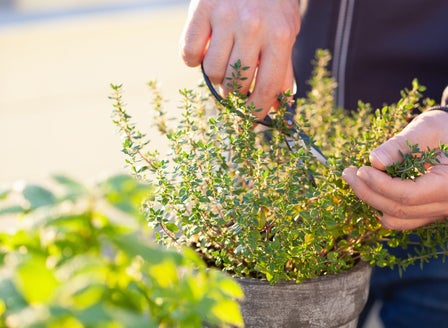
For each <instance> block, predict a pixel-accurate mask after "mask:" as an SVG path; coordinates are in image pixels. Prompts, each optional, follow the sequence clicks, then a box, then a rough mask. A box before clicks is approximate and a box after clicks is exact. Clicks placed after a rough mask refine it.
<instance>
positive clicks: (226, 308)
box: [212, 300, 244, 327]
mask: <svg viewBox="0 0 448 328" xmlns="http://www.w3.org/2000/svg"><path fill="white" fill-rule="evenodd" d="M212 312H213V314H214V315H215V316H216V317H217V318H219V319H220V320H222V321H223V322H227V323H229V324H231V325H234V326H237V327H243V326H244V322H243V317H242V315H241V312H240V307H239V305H238V303H237V302H235V301H232V300H222V301H220V302H218V303H217V304H216V305H214V306H213V308H212Z"/></svg>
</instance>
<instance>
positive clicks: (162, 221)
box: [111, 52, 448, 283]
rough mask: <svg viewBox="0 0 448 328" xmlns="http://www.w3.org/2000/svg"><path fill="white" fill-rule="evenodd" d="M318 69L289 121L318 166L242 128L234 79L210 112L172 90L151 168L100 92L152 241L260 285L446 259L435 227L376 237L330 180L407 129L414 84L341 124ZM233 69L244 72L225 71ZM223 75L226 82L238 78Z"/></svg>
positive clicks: (319, 65)
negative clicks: (174, 121) (405, 251)
mask: <svg viewBox="0 0 448 328" xmlns="http://www.w3.org/2000/svg"><path fill="white" fill-rule="evenodd" d="M329 60H330V57H329V54H328V53H326V52H321V53H319V55H318V57H317V59H316V66H315V67H316V68H315V73H314V78H313V79H312V80H311V82H310V83H311V86H312V90H311V92H310V93H309V96H308V97H307V98H306V99H299V100H298V101H297V109H296V113H297V115H296V116H295V120H296V122H297V123H298V124H299V126H300V127H301V128H302V130H303V131H304V132H306V133H308V134H309V135H311V136H314V140H313V141H314V142H315V143H316V144H317V145H318V146H320V147H321V149H322V150H323V152H324V153H325V154H326V155H327V157H328V164H327V166H323V165H321V164H320V163H318V162H317V161H316V160H314V158H313V157H312V156H311V154H310V153H309V151H308V150H307V149H301V150H299V151H297V152H290V151H289V150H288V149H287V147H285V145H284V142H283V139H282V137H281V135H280V134H279V133H276V132H275V131H273V132H272V133H271V135H270V137H269V138H266V132H265V131H261V132H260V131H257V130H256V129H254V128H253V127H254V121H255V119H254V117H253V116H252V115H251V113H253V112H254V111H255V108H253V107H252V106H246V104H245V97H244V95H241V94H239V92H238V90H239V88H238V87H237V85H238V81H230V82H229V85H234V86H235V87H234V92H233V93H231V94H230V95H229V97H228V98H227V99H226V100H225V101H224V102H223V103H219V104H217V103H215V102H213V101H211V100H210V99H209V97H208V92H206V91H204V88H203V86H201V87H200V88H199V90H197V91H192V90H183V91H181V94H182V96H183V99H184V100H183V105H182V108H183V110H184V112H183V116H182V119H181V121H180V124H179V126H178V127H177V128H176V129H174V130H169V129H168V130H167V129H165V130H164V134H165V135H166V137H167V139H168V141H169V143H170V146H171V150H172V153H171V154H170V156H168V157H167V158H162V159H161V158H159V156H158V154H157V153H156V152H147V151H146V149H147V144H148V143H149V140H148V139H147V138H146V137H145V135H144V134H142V133H141V132H139V131H137V129H136V128H135V126H134V125H133V123H132V122H131V118H130V116H129V114H128V113H127V112H126V110H125V108H124V105H123V101H122V90H121V86H112V88H113V90H114V94H113V96H112V97H111V98H112V99H113V101H114V107H115V111H114V122H115V124H116V125H117V126H118V128H119V130H120V131H121V132H122V135H123V140H124V141H123V151H124V152H125V153H126V154H127V155H128V162H129V163H130V164H131V167H132V168H133V172H134V173H136V174H137V175H138V176H140V177H141V178H142V179H144V180H148V181H151V182H152V183H153V184H154V185H155V186H157V188H156V190H155V197H154V199H152V200H148V202H147V203H146V206H145V214H146V216H147V219H148V221H149V223H150V224H151V225H152V226H154V227H155V228H156V231H157V233H156V237H157V239H158V240H160V242H162V243H164V244H166V245H172V246H184V245H187V246H189V247H191V248H193V249H194V250H195V251H196V252H197V253H198V254H200V255H201V257H202V258H203V259H204V260H205V261H206V263H207V264H208V265H209V266H211V267H217V268H219V269H221V270H224V271H227V272H229V273H231V274H232V275H236V276H246V277H257V278H266V279H268V280H269V281H271V282H272V283H274V282H276V281H278V280H290V279H293V280H296V281H302V280H304V279H308V278H313V277H317V276H322V275H328V274H336V273H339V272H342V271H345V270H347V269H349V268H351V267H352V266H353V265H354V264H355V263H356V262H357V261H359V260H364V261H367V262H369V263H371V264H372V265H378V266H381V267H384V266H394V265H398V266H399V267H400V268H406V267H407V266H408V265H410V264H411V263H414V262H416V261H421V262H422V263H423V262H425V261H426V260H428V259H429V258H432V257H437V256H444V257H445V256H446V254H448V229H447V228H448V225H447V222H446V221H444V222H439V223H436V224H433V225H431V226H427V227H424V228H421V229H418V230H415V231H407V232H393V231H389V230H386V229H384V228H382V227H381V225H380V223H379V221H378V220H377V218H376V211H375V210H374V209H372V208H371V207H369V206H368V205H367V204H365V203H363V202H362V201H360V200H359V199H358V198H357V197H356V196H355V195H354V194H353V193H352V191H351V189H350V188H349V187H348V186H347V185H346V184H345V182H344V181H343V179H342V178H341V174H342V171H343V169H344V168H346V167H348V166H350V165H355V166H360V165H368V164H369V163H368V156H369V153H370V151H371V150H372V149H374V148H375V147H376V146H378V145H379V144H380V143H382V142H384V141H385V140H387V139H388V138H390V137H391V136H393V135H394V134H396V133H397V132H399V131H400V130H401V129H402V128H403V127H404V126H405V125H406V124H407V122H408V120H409V119H410V118H411V116H412V115H411V112H412V111H413V110H414V109H415V108H417V107H419V106H420V105H419V103H420V100H421V98H422V95H421V92H422V91H423V87H421V86H420V85H418V83H417V82H416V81H414V82H413V85H412V88H411V89H410V90H405V91H404V92H403V94H402V99H401V100H400V101H399V102H398V103H397V104H393V105H390V106H385V107H383V108H381V109H378V110H375V111H374V110H372V109H371V108H370V106H369V105H367V104H362V103H360V108H359V111H358V112H356V113H351V114H350V115H348V114H347V113H346V112H345V111H344V110H342V109H335V108H334V103H333V96H332V95H333V90H334V86H335V85H334V82H333V80H332V79H331V78H330V76H329V74H328V71H327V70H326V65H327V63H328V62H329ZM238 68H240V69H241V70H243V68H244V67H243V66H241V65H239V64H238V65H235V66H234V69H238ZM233 76H234V79H236V80H238V79H241V78H242V76H243V74H242V73H241V72H236V73H235V74H234V75H233ZM150 86H151V88H152V89H153V91H155V95H156V96H157V97H155V98H154V106H155V108H157V110H158V113H161V112H163V111H162V110H161V107H160V105H161V99H160V93H159V92H158V90H157V88H156V87H155V84H154V83H151V84H150ZM216 108H218V110H216ZM235 111H239V112H242V113H243V114H244V115H243V117H242V118H241V117H240V116H239V115H236V114H235ZM285 111H286V107H285V103H283V106H281V107H280V108H279V109H278V111H277V113H276V114H273V115H274V126H277V127H279V128H280V130H281V128H282V127H283V126H284V125H285V122H284V119H283V118H284V116H283V114H284V113H285ZM162 117H164V115H162ZM295 138H296V139H297V140H299V136H298V135H297V136H295ZM310 173H311V174H312V175H313V176H314V178H315V180H316V185H314V184H313V183H311V182H310V179H309V176H310ZM414 234H416V235H417V240H418V241H417V242H416V243H415V244H414V241H413V240H414V239H413V238H411V236H413V235H414ZM386 244H387V245H388V246H390V247H403V248H406V247H412V248H415V250H416V251H417V254H418V255H417V256H415V255H411V253H410V255H409V257H408V258H405V259H398V258H396V257H395V256H394V255H393V254H392V253H391V252H390V250H389V248H387V247H385V245H386Z"/></svg>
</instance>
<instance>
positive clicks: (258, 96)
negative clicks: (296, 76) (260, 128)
mask: <svg viewBox="0 0 448 328" xmlns="http://www.w3.org/2000/svg"><path fill="white" fill-rule="evenodd" d="M274 48H275V47H269V49H265V51H263V52H262V53H261V56H260V64H259V67H258V71H257V76H256V80H255V87H254V91H253V93H252V94H251V96H250V97H249V99H248V103H249V104H251V103H253V104H254V105H255V108H257V109H261V111H260V112H257V113H254V114H255V115H256V116H258V117H260V118H264V117H265V116H266V115H267V114H268V112H269V110H270V108H271V107H272V106H274V105H275V104H276V103H277V100H278V96H279V95H280V94H281V93H282V92H284V91H285V90H284V89H283V87H284V85H285V80H286V79H287V78H288V73H287V71H288V69H289V58H290V52H288V51H276V50H278V49H274Z"/></svg>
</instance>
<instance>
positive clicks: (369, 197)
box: [343, 110, 448, 230]
mask: <svg viewBox="0 0 448 328" xmlns="http://www.w3.org/2000/svg"><path fill="white" fill-rule="evenodd" d="M406 141H409V144H418V145H419V147H420V149H427V147H429V148H437V147H439V145H440V143H442V144H447V143H448V114H447V113H445V112H443V111H439V110H434V111H428V112H425V113H423V114H421V115H419V116H418V117H417V118H416V119H415V120H413V121H412V122H411V123H410V124H409V125H408V126H407V127H406V128H405V129H403V131H401V132H400V133H399V134H397V135H396V136H394V137H393V138H391V139H389V140H388V141H386V142H385V143H383V144H382V145H381V146H379V147H378V148H376V149H375V150H374V151H373V152H372V153H371V154H370V162H371V163H372V167H370V166H363V167H361V168H359V169H358V168H353V167H350V168H347V169H345V170H344V173H343V178H344V179H345V181H346V182H347V183H348V184H349V185H350V186H351V187H352V189H353V191H354V193H355V194H356V195H357V196H358V197H359V198H360V199H362V200H364V201H365V202H367V203H368V204H370V205H371V206H372V207H374V208H376V209H378V210H379V211H381V213H382V215H380V216H379V219H380V220H381V222H382V224H383V225H384V226H385V227H386V228H390V229H394V230H409V229H414V228H417V227H420V226H424V225H426V224H429V223H432V222H435V221H438V220H442V219H443V218H444V217H447V216H448V158H446V157H442V158H440V164H438V165H434V166H432V167H431V168H429V169H428V172H427V173H426V174H424V175H422V176H420V177H418V178H417V179H416V180H415V181H412V180H401V179H400V178H392V177H390V176H389V175H388V174H386V173H385V172H384V170H385V169H386V167H387V166H389V165H391V164H393V163H395V162H398V161H400V160H402V158H401V155H400V153H399V151H401V152H402V153H407V152H409V147H408V145H407V143H406Z"/></svg>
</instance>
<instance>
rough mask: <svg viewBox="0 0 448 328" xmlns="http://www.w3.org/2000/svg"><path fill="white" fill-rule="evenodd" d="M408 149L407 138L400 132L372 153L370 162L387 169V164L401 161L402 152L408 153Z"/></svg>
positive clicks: (376, 166)
mask: <svg viewBox="0 0 448 328" xmlns="http://www.w3.org/2000/svg"><path fill="white" fill-rule="evenodd" d="M408 149H409V147H408V145H407V143H406V139H405V138H403V136H402V135H400V134H398V135H396V136H395V137H393V138H391V139H389V140H387V141H386V142H385V143H383V144H382V145H380V146H379V147H377V148H376V149H375V150H373V151H372V152H371V153H370V158H369V159H370V163H371V164H372V166H373V167H374V168H376V169H378V170H381V171H385V170H386V167H387V166H389V165H392V164H394V163H396V162H399V161H401V160H402V159H403V156H402V155H401V154H402V153H406V152H407V150H408Z"/></svg>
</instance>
